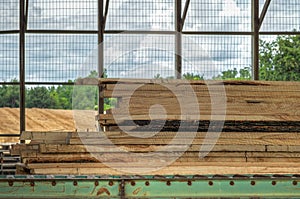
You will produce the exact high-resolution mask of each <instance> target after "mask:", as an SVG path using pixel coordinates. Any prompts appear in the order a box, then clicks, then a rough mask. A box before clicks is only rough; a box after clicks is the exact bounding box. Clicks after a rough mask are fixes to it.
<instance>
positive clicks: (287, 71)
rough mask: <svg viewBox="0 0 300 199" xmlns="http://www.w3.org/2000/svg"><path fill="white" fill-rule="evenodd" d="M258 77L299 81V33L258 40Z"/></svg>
mask: <svg viewBox="0 0 300 199" xmlns="http://www.w3.org/2000/svg"><path fill="white" fill-rule="evenodd" d="M259 54H260V79H262V80H273V81H280V80H281V81H300V60H299V58H300V35H287V36H278V37H277V38H276V39H275V40H273V41H269V42H268V41H263V40H261V41H260V52H259Z"/></svg>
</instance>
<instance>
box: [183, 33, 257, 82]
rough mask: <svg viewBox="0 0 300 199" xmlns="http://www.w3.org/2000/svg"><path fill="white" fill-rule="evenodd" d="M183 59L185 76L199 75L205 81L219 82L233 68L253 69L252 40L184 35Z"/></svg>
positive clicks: (245, 37) (236, 37)
mask: <svg viewBox="0 0 300 199" xmlns="http://www.w3.org/2000/svg"><path fill="white" fill-rule="evenodd" d="M183 58H184V62H183V73H194V74H198V75H200V76H203V77H204V78H205V79H211V78H216V77H218V76H219V75H221V73H222V72H223V71H227V70H234V68H236V70H237V71H239V70H240V69H248V68H249V69H250V67H251V36H236V35H235V36H234V35H233V36H228V35H227V36H226V35H197V36H188V35H185V36H184V39H183ZM250 71H251V70H250ZM236 77H239V75H238V74H237V76H236Z"/></svg>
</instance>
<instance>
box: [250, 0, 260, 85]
mask: <svg viewBox="0 0 300 199" xmlns="http://www.w3.org/2000/svg"><path fill="white" fill-rule="evenodd" d="M252 32H253V35H252V67H253V71H252V72H253V79H254V80H259V0H253V1H252Z"/></svg>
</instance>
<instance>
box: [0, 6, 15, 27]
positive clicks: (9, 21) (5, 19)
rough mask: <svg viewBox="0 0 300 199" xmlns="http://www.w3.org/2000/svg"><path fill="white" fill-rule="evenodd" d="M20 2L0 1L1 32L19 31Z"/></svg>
mask: <svg viewBox="0 0 300 199" xmlns="http://www.w3.org/2000/svg"><path fill="white" fill-rule="evenodd" d="M19 7H20V6H19V1H18V0H1V1H0V31H1V30H18V29H19Z"/></svg>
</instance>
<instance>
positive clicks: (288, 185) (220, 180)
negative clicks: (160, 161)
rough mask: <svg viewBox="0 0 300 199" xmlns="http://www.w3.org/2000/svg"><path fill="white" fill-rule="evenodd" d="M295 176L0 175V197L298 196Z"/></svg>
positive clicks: (297, 178) (297, 184)
mask: <svg viewBox="0 0 300 199" xmlns="http://www.w3.org/2000/svg"><path fill="white" fill-rule="evenodd" d="M299 182H300V177H299V176H298V175H284V176H283V175H269V176H261V175H247V176H231V175H226V176H202V175H195V176H108V177H104V176H0V198H20V197H21V198H43V197H45V195H46V196H47V198H99V197H101V198H108V197H109V198H124V199H125V198H199V197H209V198H211V197H217V198H220V197H222V198H229V197H230V198H233V197H234V198H236V197H247V198H248V197H251V198H252V197H255V198H258V197H272V198H287V197H294V198H296V197H297V198H298V197H300V189H299V186H300V184H299Z"/></svg>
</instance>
